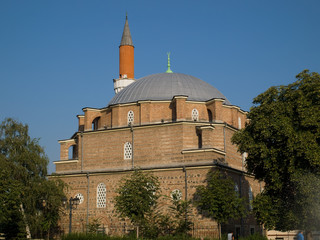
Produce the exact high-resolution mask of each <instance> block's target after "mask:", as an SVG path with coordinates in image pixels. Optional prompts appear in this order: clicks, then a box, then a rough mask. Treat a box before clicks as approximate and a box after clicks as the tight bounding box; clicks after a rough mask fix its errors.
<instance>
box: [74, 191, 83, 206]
mask: <svg viewBox="0 0 320 240" xmlns="http://www.w3.org/2000/svg"><path fill="white" fill-rule="evenodd" d="M75 197H76V198H79V204H81V203H83V201H84V197H83V195H82V194H81V193H78V194H77V195H76V196H75Z"/></svg>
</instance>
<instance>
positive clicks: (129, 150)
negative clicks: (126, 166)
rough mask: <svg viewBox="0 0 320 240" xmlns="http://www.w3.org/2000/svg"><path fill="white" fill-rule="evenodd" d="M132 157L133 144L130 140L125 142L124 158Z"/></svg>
mask: <svg viewBox="0 0 320 240" xmlns="http://www.w3.org/2000/svg"><path fill="white" fill-rule="evenodd" d="M131 158H132V145H131V143H129V142H126V143H125V144H124V159H131Z"/></svg>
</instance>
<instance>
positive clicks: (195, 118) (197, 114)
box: [191, 108, 199, 121]
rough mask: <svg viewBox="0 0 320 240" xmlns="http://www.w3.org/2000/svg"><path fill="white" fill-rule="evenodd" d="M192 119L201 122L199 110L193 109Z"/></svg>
mask: <svg viewBox="0 0 320 240" xmlns="http://www.w3.org/2000/svg"><path fill="white" fill-rule="evenodd" d="M191 118H192V120H193V121H199V112H198V110H197V109H195V108H194V109H193V110H192V112H191Z"/></svg>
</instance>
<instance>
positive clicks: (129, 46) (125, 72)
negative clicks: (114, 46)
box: [113, 15, 135, 93]
mask: <svg viewBox="0 0 320 240" xmlns="http://www.w3.org/2000/svg"><path fill="white" fill-rule="evenodd" d="M133 82H135V79H134V46H133V42H132V38H131V33H130V29H129V24H128V16H127V15H126V22H125V24H124V29H123V33H122V38H121V43H120V46H119V78H118V79H113V86H114V91H115V93H118V92H120V91H121V90H122V89H123V88H125V87H126V86H128V85H130V84H131V83H133Z"/></svg>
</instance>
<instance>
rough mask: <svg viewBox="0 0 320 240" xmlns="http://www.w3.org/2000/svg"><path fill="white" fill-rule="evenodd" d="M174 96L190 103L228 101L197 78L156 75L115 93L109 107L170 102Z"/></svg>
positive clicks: (176, 74) (225, 102)
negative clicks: (150, 102)
mask: <svg viewBox="0 0 320 240" xmlns="http://www.w3.org/2000/svg"><path fill="white" fill-rule="evenodd" d="M174 96H187V97H188V100H190V101H200V102H205V101H208V100H211V99H217V98H219V99H224V100H225V101H224V104H226V105H231V103H230V102H229V101H228V99H227V98H226V97H225V96H224V95H223V94H222V93H221V92H220V91H219V90H218V89H216V88H215V87H213V86H211V85H210V84H208V83H206V82H204V81H202V80H200V79H199V78H196V77H193V76H190V75H187V74H182V73H158V74H152V75H149V76H146V77H143V78H140V79H138V80H137V81H136V82H134V83H132V84H130V85H129V86H127V87H126V88H124V89H123V90H122V91H121V92H119V93H117V94H116V95H115V96H114V97H113V98H112V99H111V101H110V102H109V104H108V106H109V105H115V104H123V103H132V102H137V101H147V100H154V101H156V100H172V99H173V97H174Z"/></svg>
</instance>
